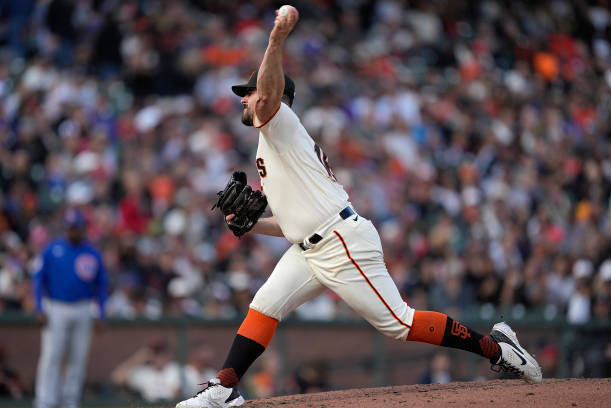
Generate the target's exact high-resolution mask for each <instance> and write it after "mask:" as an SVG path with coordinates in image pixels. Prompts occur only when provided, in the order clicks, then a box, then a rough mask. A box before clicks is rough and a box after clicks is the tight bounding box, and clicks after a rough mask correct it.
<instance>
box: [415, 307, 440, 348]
mask: <svg viewBox="0 0 611 408" xmlns="http://www.w3.org/2000/svg"><path fill="white" fill-rule="evenodd" d="M447 319H448V316H447V315H445V314H443V313H439V312H426V311H421V310H416V311H415V312H414V321H413V322H412V329H411V330H410V331H409V334H408V335H407V341H421V342H423V343H429V344H435V345H437V346H439V345H440V344H441V340H442V339H443V334H444V333H445V330H446V321H447Z"/></svg>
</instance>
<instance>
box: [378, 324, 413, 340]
mask: <svg viewBox="0 0 611 408" xmlns="http://www.w3.org/2000/svg"><path fill="white" fill-rule="evenodd" d="M376 328H377V329H378V331H379V332H380V333H382V334H383V335H385V336H387V337H390V338H391V339H395V340H400V341H404V340H405V339H407V335H408V333H409V327H407V326H399V327H397V326H393V327H381V326H378V327H376Z"/></svg>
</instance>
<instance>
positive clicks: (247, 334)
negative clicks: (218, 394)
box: [217, 309, 278, 387]
mask: <svg viewBox="0 0 611 408" xmlns="http://www.w3.org/2000/svg"><path fill="white" fill-rule="evenodd" d="M277 326H278V320H276V319H274V318H272V317H269V316H265V315H264V314H262V313H259V312H257V311H256V310H253V309H249V311H248V314H247V315H246V318H245V319H244V321H243V322H242V325H241V326H240V329H239V330H238V334H237V335H236V336H235V339H234V340H233V344H232V345H231V349H230V350H229V354H228V355H227V359H226V360H225V364H223V369H222V370H221V371H219V372H218V374H217V377H218V379H219V380H221V385H222V386H223V387H234V386H235V385H237V383H238V382H239V381H240V378H242V376H243V375H244V373H245V372H246V370H248V368H249V367H250V366H251V365H252V363H254V362H255V360H256V359H257V358H259V356H260V355H261V354H263V352H264V351H265V349H266V348H267V346H269V343H270V342H271V341H272V337H274V332H275V331H276V327H277Z"/></svg>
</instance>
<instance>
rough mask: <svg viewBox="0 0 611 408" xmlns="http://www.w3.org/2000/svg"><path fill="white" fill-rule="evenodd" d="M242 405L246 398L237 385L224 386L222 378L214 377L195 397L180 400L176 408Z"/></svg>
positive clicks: (216, 407)
mask: <svg viewBox="0 0 611 408" xmlns="http://www.w3.org/2000/svg"><path fill="white" fill-rule="evenodd" d="M241 405H244V398H243V397H242V396H241V395H240V393H239V392H238V389H237V388H236V387H232V388H228V387H223V386H222V385H221V380H219V379H218V378H213V379H211V380H210V381H208V385H207V387H206V388H205V389H203V390H202V391H200V392H198V393H197V395H195V396H194V397H193V398H189V399H187V400H184V401H181V402H179V403H178V404H176V408H226V407H239V406H241Z"/></svg>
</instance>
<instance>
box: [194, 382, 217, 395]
mask: <svg viewBox="0 0 611 408" xmlns="http://www.w3.org/2000/svg"><path fill="white" fill-rule="evenodd" d="M197 385H206V387H205V388H204V389H203V390H201V391H200V392H198V393H197V394H195V396H196V397H197V396H198V395H199V394H201V393H203V392H204V391H206V390H207V389H208V388H212V387H215V386H217V385H220V384H217V383H213V382H210V381H208V382H205V383H200V384H197Z"/></svg>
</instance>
